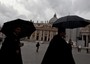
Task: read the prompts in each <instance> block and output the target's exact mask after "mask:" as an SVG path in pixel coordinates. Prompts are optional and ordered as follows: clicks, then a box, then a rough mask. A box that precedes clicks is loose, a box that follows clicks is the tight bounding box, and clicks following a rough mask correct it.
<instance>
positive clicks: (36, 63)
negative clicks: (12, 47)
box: [21, 42, 90, 64]
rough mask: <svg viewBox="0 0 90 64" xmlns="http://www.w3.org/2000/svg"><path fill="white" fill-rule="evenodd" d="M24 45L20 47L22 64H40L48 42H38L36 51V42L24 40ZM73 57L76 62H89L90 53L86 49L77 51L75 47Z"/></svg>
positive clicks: (80, 63)
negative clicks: (38, 46) (37, 50)
mask: <svg viewBox="0 0 90 64" xmlns="http://www.w3.org/2000/svg"><path fill="white" fill-rule="evenodd" d="M24 43H25V45H24V46H23V47H22V48H21V50H22V58H23V63H24V64H40V63H41V61H42V59H43V56H44V54H45V51H46V49H47V47H48V44H40V48H39V52H38V53H37V52H36V43H31V42H24ZM72 53H73V57H74V59H75V62H76V64H90V53H86V50H84V49H83V50H81V52H78V51H77V48H73V50H72Z"/></svg>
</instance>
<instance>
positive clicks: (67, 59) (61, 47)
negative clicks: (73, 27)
mask: <svg viewBox="0 0 90 64" xmlns="http://www.w3.org/2000/svg"><path fill="white" fill-rule="evenodd" d="M64 38H65V28H59V29H58V34H57V35H55V36H54V37H53V39H52V40H51V42H50V44H49V46H48V48H47V50H46V53H45V55H44V57H43V60H42V62H41V64H75V61H74V58H73V55H72V52H71V49H70V48H69V46H68V44H67V42H66V41H65V39H64Z"/></svg>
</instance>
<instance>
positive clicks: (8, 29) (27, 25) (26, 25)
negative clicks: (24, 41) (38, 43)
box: [1, 19, 36, 38]
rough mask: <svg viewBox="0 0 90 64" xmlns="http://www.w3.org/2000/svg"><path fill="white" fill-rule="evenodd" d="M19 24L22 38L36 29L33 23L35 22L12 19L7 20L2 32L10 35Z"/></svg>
mask: <svg viewBox="0 0 90 64" xmlns="http://www.w3.org/2000/svg"><path fill="white" fill-rule="evenodd" d="M18 26H19V27H21V29H22V31H21V33H20V38H23V37H26V36H30V35H31V34H32V33H33V32H34V31H35V30H36V28H35V27H34V25H33V22H31V21H26V20H22V19H15V20H12V21H8V22H5V23H4V25H3V26H2V28H1V32H2V33H4V34H5V35H6V36H8V35H10V34H11V33H12V32H13V29H14V28H15V27H18Z"/></svg>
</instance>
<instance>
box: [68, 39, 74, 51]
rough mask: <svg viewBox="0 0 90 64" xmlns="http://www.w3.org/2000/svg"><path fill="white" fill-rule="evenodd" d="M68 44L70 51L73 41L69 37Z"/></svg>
mask: <svg viewBox="0 0 90 64" xmlns="http://www.w3.org/2000/svg"><path fill="white" fill-rule="evenodd" d="M68 45H69V48H70V49H71V51H72V46H73V42H72V40H71V39H69V42H68Z"/></svg>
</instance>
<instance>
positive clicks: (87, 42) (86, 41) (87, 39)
mask: <svg viewBox="0 0 90 64" xmlns="http://www.w3.org/2000/svg"><path fill="white" fill-rule="evenodd" d="M86 46H87V47H88V35H86Z"/></svg>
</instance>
